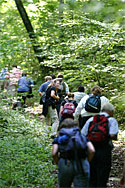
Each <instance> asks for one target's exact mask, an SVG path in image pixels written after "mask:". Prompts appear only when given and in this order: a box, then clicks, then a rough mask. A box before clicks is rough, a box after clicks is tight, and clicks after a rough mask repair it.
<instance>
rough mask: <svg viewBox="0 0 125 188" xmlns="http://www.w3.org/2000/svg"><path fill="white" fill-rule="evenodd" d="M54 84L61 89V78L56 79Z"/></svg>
mask: <svg viewBox="0 0 125 188" xmlns="http://www.w3.org/2000/svg"><path fill="white" fill-rule="evenodd" d="M54 86H55V87H56V88H57V89H59V88H60V81H59V80H56V79H55V80H54Z"/></svg>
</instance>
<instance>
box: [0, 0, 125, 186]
mask: <svg viewBox="0 0 125 188" xmlns="http://www.w3.org/2000/svg"><path fill="white" fill-rule="evenodd" d="M22 2H23V5H24V7H25V9H26V11H27V13H28V16H29V19H30V21H31V23H32V25H33V28H34V32H35V34H36V36H37V39H36V41H35V44H33V42H32V41H31V40H30V39H29V35H28V34H27V31H26V28H25V27H24V24H23V22H22V19H21V17H20V15H19V12H18V10H17V8H16V5H15V1H14V0H11V1H10V0H0V69H1V68H2V67H4V66H5V65H9V69H11V67H12V65H13V64H17V65H19V66H21V69H22V70H25V71H27V72H28V73H29V75H30V76H31V77H32V78H33V79H34V81H35V83H36V85H35V87H34V90H33V94H34V98H33V100H32V101H31V102H30V103H35V102H38V101H39V95H38V92H37V91H38V88H39V86H40V85H41V83H43V81H44V77H45V76H46V75H49V74H51V73H54V74H55V75H57V73H58V72H62V73H63V74H64V78H65V81H66V82H67V83H68V85H69V88H70V91H77V87H78V86H79V85H80V84H82V85H84V86H85V88H86V92H90V89H91V87H93V86H94V85H96V84H98V85H99V86H101V88H102V92H103V94H104V95H105V96H106V97H108V98H109V99H110V101H111V102H112V103H113V104H114V105H115V107H116V112H115V117H116V118H117V120H118V122H119V127H120V128H121V129H123V130H124V117H125V111H124V109H125V90H124V82H125V79H124V78H125V72H124V66H125V65H124V62H125V59H124V36H125V35H124V8H125V2H124V0H117V1H116V0H108V1H107V0H83V1H82V0H65V1H64V2H63V3H62V4H61V3H60V2H59V1H57V0H51V1H50V0H44V1H43V0H22ZM36 44H39V46H40V50H41V52H40V53H39V54H35V53H34V51H33V47H32V46H33V45H36ZM37 56H39V57H42V58H43V59H44V60H43V61H42V62H38V60H37ZM0 118H1V119H0V121H4V120H3V118H4V119H5V120H7V121H8V122H9V123H8V127H7V128H6V129H4V128H3V129H0V138H1V139H0V148H1V155H0V164H1V167H2V168H1V170H0V187H55V185H54V183H55V176H56V174H55V170H56V169H55V167H54V166H53V165H52V163H51V146H52V145H51V141H50V140H48V138H47V135H46V134H45V131H44V124H42V123H40V122H39V121H38V120H37V119H35V118H34V119H31V118H30V119H29V115H24V114H21V113H18V112H13V111H11V110H4V109H3V106H2V102H0ZM0 123H1V122H0Z"/></svg>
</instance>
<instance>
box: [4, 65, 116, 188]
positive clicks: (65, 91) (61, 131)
mask: <svg viewBox="0 0 125 188" xmlns="http://www.w3.org/2000/svg"><path fill="white" fill-rule="evenodd" d="M1 72H2V71H1ZM3 72H5V75H4V77H2V76H1V77H0V79H1V80H2V81H3V82H0V83H2V84H3V85H2V84H1V85H0V86H1V88H2V87H3V88H6V89H7V91H8V93H9V94H10V95H12V96H15V94H16V93H18V95H21V96H22V99H23V104H25V100H26V98H27V97H30V94H32V86H33V85H34V83H33V81H32V80H31V79H29V78H27V74H26V73H25V72H23V73H22V71H21V70H20V69H19V68H18V67H17V66H16V65H13V68H12V70H11V71H8V70H7V69H5V71H3ZM38 92H39V94H40V97H41V99H40V104H42V105H43V111H42V114H43V115H44V116H45V123H46V130H48V131H49V130H50V129H49V127H51V132H50V134H49V136H50V137H51V138H52V139H53V147H52V157H53V160H54V162H55V163H56V164H57V165H58V181H59V187H62V188H63V187H71V185H72V184H73V185H74V187H75V188H79V187H106V186H107V182H108V178H109V174H110V170H111V157H112V153H111V152H112V149H113V147H114V146H113V143H112V140H117V135H118V123H117V120H116V119H115V118H114V117H113V113H114V106H113V105H112V104H111V103H109V100H108V99H107V98H106V97H105V96H103V95H101V88H100V87H99V86H94V87H93V88H92V89H91V93H90V94H86V93H85V89H84V86H82V85H80V86H79V87H78V91H77V92H74V93H71V92H69V87H68V84H67V83H66V82H64V77H63V74H61V73H59V74H58V75H57V77H55V75H50V76H46V77H45V82H44V83H43V84H42V85H41V86H40V88H39V90H38ZM25 94H26V95H25Z"/></svg>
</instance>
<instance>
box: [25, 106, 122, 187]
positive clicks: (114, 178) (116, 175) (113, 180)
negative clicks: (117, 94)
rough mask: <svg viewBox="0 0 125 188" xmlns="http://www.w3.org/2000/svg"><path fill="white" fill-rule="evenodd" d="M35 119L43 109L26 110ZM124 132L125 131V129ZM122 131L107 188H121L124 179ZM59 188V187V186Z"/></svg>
mask: <svg viewBox="0 0 125 188" xmlns="http://www.w3.org/2000/svg"><path fill="white" fill-rule="evenodd" d="M26 111H28V112H29V113H30V114H31V117H33V116H34V115H36V114H39V113H40V112H41V107H36V108H34V109H30V108H29V109H26ZM38 117H39V120H40V121H42V119H43V116H42V115H39V116H38ZM123 130H124V129H123ZM123 130H120V131H119V136H118V141H114V149H113V151H112V168H111V172H110V177H109V182H108V186H107V187H111V188H119V187H120V185H119V182H120V179H121V177H122V172H123V164H124V160H125V131H123ZM57 187H58V185H57Z"/></svg>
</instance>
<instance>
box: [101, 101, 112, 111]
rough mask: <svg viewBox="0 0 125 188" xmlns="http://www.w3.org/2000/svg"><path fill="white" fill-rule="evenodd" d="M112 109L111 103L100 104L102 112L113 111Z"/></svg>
mask: <svg viewBox="0 0 125 188" xmlns="http://www.w3.org/2000/svg"><path fill="white" fill-rule="evenodd" d="M113 111H114V106H113V105H112V104H111V103H105V104H104V105H103V106H102V112H113Z"/></svg>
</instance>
